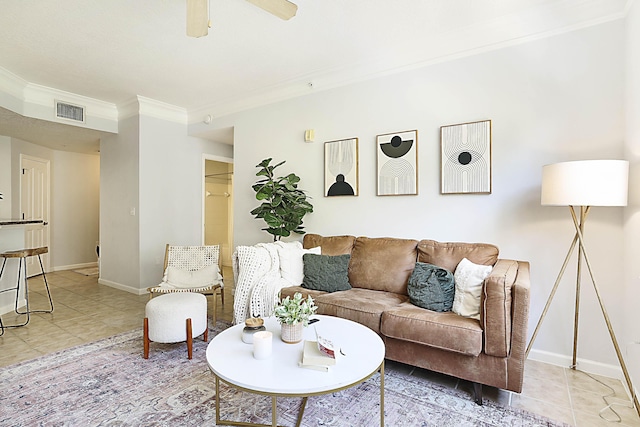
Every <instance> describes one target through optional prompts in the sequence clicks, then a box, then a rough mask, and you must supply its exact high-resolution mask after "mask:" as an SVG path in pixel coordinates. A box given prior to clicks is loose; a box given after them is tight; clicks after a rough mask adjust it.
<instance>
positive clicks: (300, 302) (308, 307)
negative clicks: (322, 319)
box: [274, 292, 318, 326]
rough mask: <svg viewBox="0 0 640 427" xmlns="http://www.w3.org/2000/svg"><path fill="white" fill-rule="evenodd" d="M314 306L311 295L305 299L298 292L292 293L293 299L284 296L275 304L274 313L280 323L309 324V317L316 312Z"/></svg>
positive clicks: (316, 307)
mask: <svg viewBox="0 0 640 427" xmlns="http://www.w3.org/2000/svg"><path fill="white" fill-rule="evenodd" d="M317 309H318V306H316V304H315V302H314V301H313V298H311V295H309V296H308V297H307V299H304V298H302V294H301V293H300V292H296V293H295V294H294V295H293V299H291V298H290V297H286V298H285V299H283V300H281V301H280V302H279V303H278V305H277V306H276V309H275V312H274V315H275V316H276V318H277V319H278V321H279V322H280V324H282V325H297V324H298V323H302V324H303V326H308V325H309V317H310V316H311V315H312V314H314V313H315V312H316V310H317Z"/></svg>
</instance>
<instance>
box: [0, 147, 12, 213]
mask: <svg viewBox="0 0 640 427" xmlns="http://www.w3.org/2000/svg"><path fill="white" fill-rule="evenodd" d="M0 193H2V195H3V196H2V197H3V199H2V200H0V218H4V219H10V218H11V138H9V137H8V136H0Z"/></svg>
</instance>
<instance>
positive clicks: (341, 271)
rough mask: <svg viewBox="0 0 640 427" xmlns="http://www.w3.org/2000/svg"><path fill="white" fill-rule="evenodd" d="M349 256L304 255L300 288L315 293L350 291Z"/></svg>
mask: <svg viewBox="0 0 640 427" xmlns="http://www.w3.org/2000/svg"><path fill="white" fill-rule="evenodd" d="M350 259H351V255H349V254H345V255H336V256H330V255H316V254H304V255H302V261H303V263H304V279H303V281H302V287H303V288H307V289H313V290H316V291H325V292H335V291H347V290H349V289H351V284H350V283H349V277H348V275H347V274H348V271H349V260H350Z"/></svg>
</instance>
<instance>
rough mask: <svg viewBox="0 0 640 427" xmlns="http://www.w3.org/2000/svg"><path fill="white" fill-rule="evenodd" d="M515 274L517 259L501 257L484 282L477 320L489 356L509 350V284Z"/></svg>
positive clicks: (507, 353)
mask: <svg viewBox="0 0 640 427" xmlns="http://www.w3.org/2000/svg"><path fill="white" fill-rule="evenodd" d="M517 275H518V262H517V261H513V260H506V259H501V260H499V261H498V262H497V263H496V265H495V266H494V267H493V270H492V271H491V274H490V275H489V277H487V278H486V279H485V281H484V287H483V293H482V297H481V316H480V319H481V323H482V328H483V329H484V351H485V353H487V354H489V355H491V356H497V357H507V356H508V355H509V354H510V353H511V345H510V343H511V329H512V324H511V309H512V307H511V304H512V303H511V301H512V296H511V287H512V285H513V284H514V283H515V281H516V277H517ZM525 331H526V328H525ZM525 334H526V332H525Z"/></svg>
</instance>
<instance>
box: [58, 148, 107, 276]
mask: <svg viewBox="0 0 640 427" xmlns="http://www.w3.org/2000/svg"><path fill="white" fill-rule="evenodd" d="M99 208H100V157H99V156H98V155H95V154H79V153H67V152H64V151H54V152H53V159H52V167H51V224H52V225H55V227H52V229H51V254H52V256H51V265H53V266H55V268H56V269H57V270H68V269H72V268H79V267H82V266H86V265H88V264H89V265H91V264H93V263H95V262H96V261H97V255H96V242H98V240H99V224H100V209H99Z"/></svg>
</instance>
